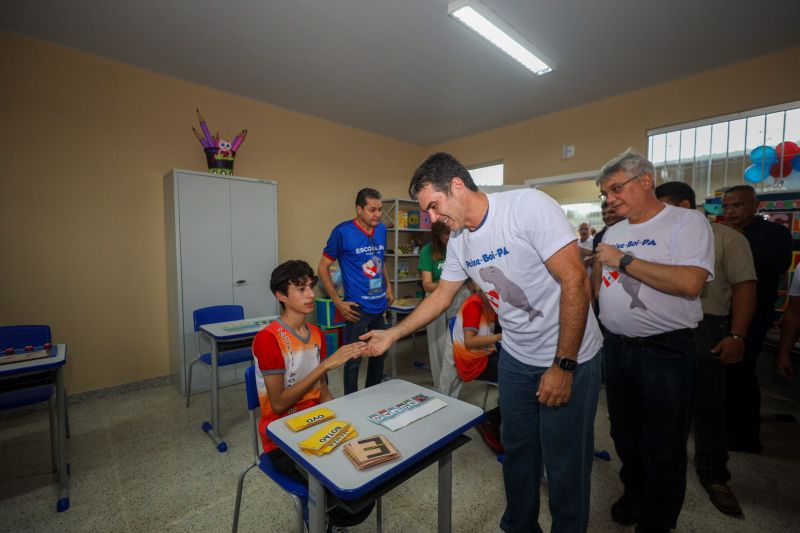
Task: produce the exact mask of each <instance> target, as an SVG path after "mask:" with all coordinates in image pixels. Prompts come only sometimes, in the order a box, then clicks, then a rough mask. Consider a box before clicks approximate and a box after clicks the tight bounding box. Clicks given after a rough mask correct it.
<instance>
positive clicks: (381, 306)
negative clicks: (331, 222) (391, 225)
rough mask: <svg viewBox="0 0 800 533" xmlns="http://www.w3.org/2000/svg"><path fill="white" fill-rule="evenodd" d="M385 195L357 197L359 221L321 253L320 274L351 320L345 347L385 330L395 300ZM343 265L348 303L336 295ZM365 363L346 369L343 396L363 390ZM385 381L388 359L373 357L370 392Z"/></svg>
mask: <svg viewBox="0 0 800 533" xmlns="http://www.w3.org/2000/svg"><path fill="white" fill-rule="evenodd" d="M381 209H382V203H381V193H379V192H378V191H376V190H375V189H370V188H364V189H361V190H360V191H358V194H357V195H356V218H354V219H352V220H347V221H345V222H342V223H341V224H339V225H338V226H336V227H335V228H333V231H332V232H331V235H330V237H329V238H328V244H327V245H326V246H325V249H324V250H323V252H322V258H321V259H320V261H319V267H317V274H318V275H319V279H320V281H321V282H322V285H323V286H324V287H325V290H326V291H327V292H328V295H329V296H330V298H331V300H333V304H334V305H335V306H336V309H337V310H338V311H339V313H341V315H342V316H343V317H344V319H345V320H346V322H345V326H344V343H345V344H350V343H353V342H356V341H357V340H358V338H359V337H360V336H361V335H363V334H364V333H366V332H367V331H370V330H373V329H385V328H386V320H385V318H384V315H385V313H386V308H387V307H388V306H389V305H391V303H392V300H394V296H393V293H392V285H391V283H389V279H388V277H387V273H386V269H385V268H384V254H385V252H386V226H385V225H384V224H383V223H382V222H381ZM334 261H339V268H340V269H341V272H342V283H343V285H344V298H341V297H340V296H339V294H338V293H337V292H336V288H335V287H334V284H333V279H332V278H331V273H330V266H331V264H332V263H333V262H334ZM360 363H361V360H360V359H351V360H350V361H347V362H346V363H345V365H344V393H345V394H350V393H351V392H355V391H357V390H358V370H359V367H360ZM382 379H383V357H377V358H375V357H371V358H370V359H369V363H368V364H367V380H366V383H365V386H367V387H371V386H372V385H377V384H378V383H380V382H381V380H382Z"/></svg>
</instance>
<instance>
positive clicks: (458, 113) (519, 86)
mask: <svg viewBox="0 0 800 533" xmlns="http://www.w3.org/2000/svg"><path fill="white" fill-rule="evenodd" d="M482 1H483V3H484V5H486V6H488V7H489V8H490V9H492V10H493V11H494V12H495V14H497V15H499V16H500V17H501V18H503V19H504V20H505V21H507V22H508V23H509V24H510V25H511V26H513V27H514V28H515V29H516V30H517V31H518V32H519V33H521V34H522V35H524V36H525V37H526V38H527V39H528V40H529V41H531V42H532V43H533V44H534V45H535V46H537V47H538V48H539V49H541V50H542V52H544V53H545V54H546V55H547V56H549V57H550V58H552V59H553V60H554V61H555V63H556V70H555V71H554V72H552V73H550V74H547V75H545V76H542V77H537V76H535V75H533V74H531V73H530V72H528V71H527V70H526V69H525V68H523V67H522V66H520V65H519V64H517V63H516V62H515V61H514V60H512V59H510V58H508V57H507V56H506V55H504V54H503V53H502V52H500V51H498V50H497V49H495V48H494V47H492V46H490V45H488V44H487V43H486V42H484V41H483V40H482V39H481V38H480V37H478V36H476V35H475V34H473V33H472V32H471V31H469V30H468V29H466V28H465V27H463V26H462V25H461V24H459V23H458V22H456V21H455V20H454V19H453V18H451V17H449V16H448V15H447V3H448V2H447V0H393V1H392V0H136V1H122V0H17V1H8V2H2V4H0V28H4V29H7V30H10V31H14V32H17V33H21V34H25V35H30V36H33V37H38V38H41V39H44V40H47V41H52V42H55V43H59V44H62V45H65V46H69V47H72V48H76V49H79V50H84V51H87V52H91V53H94V54H98V55H101V56H105V57H108V58H112V59H116V60H119V61H122V62H125V63H128V64H131V65H137V66H140V67H144V68H147V69H150V70H154V71H156V72H161V73H164V74H168V75H170V76H174V77H177V78H180V79H184V80H189V81H192V82H196V83H200V84H203V85H208V86H211V87H216V88H218V89H222V90H225V91H229V92H231V93H235V94H239V95H243V96H247V97H250V98H254V99H256V100H260V101H263V102H267V103H270V104H274V105H278V106H281V107H285V108H288V109H292V110H295V111H299V112H302V113H307V114H310V115H314V116H318V117H322V118H325V119H329V120H332V121H335V122H338V123H342V124H347V125H350V126H353V127H356V128H360V129H363V130H367V131H371V132H374V133H378V134H381V135H386V136H389V137H394V138H397V139H401V140H404V141H408V142H411V143H415V144H419V145H426V146H427V145H431V144H436V143H440V142H443V141H447V140H451V139H454V138H457V137H461V136H464V135H470V134H474V133H478V132H481V131H485V130H489V129H492V128H496V127H500V126H504V125H508V124H511V123H514V122H519V121H522V120H526V119H529V118H533V117H536V116H540V115H543V114H547V113H552V112H554V111H558V110H561V109H565V108H568V107H573V106H576V105H579V104H582V103H586V102H589V101H592V100H597V99H600V98H603V97H606V96H610V95H613V94H618V93H622V92H625V91H629V90H632V89H636V88H639V87H644V86H647V85H652V84H655V83H659V82H663V81H667V80H670V79H674V78H678V77H682V76H686V75H689V74H692V73H695V72H699V71H703V70H707V69H709V68H712V67H716V66H720V65H726V64H730V63H735V62H738V61H741V60H744V59H746V58H749V57H754V56H758V55H761V54H764V53H767V52H770V51H774V50H778V49H781V48H785V47H788V46H792V45H796V44H800V31H798V30H797V21H798V20H800V1H798V0H761V1H760V2H755V1H753V0H724V1H723V0H704V1H698V0H670V1H655V0H650V1H643V0H594V1H592V0H560V1H559V0H482ZM787 67H790V68H796V67H797V65H794V66H788V65H787Z"/></svg>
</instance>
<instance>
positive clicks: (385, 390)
mask: <svg viewBox="0 0 800 533" xmlns="http://www.w3.org/2000/svg"><path fill="white" fill-rule="evenodd" d="M420 393H422V394H426V395H428V396H431V397H434V398H440V399H441V400H443V401H444V402H445V403H447V406H446V407H444V408H442V409H440V410H439V411H436V412H434V413H432V414H430V415H428V416H426V417H424V418H422V419H420V420H417V421H415V422H413V423H411V424H410V425H408V426H406V427H404V428H402V429H399V430H397V431H391V430H389V429H387V428H385V427H384V426H381V425H378V424H375V423H373V422H371V421H370V420H368V419H367V417H368V416H369V415H371V414H373V413H375V412H376V411H379V410H380V409H384V408H387V407H391V406H393V405H396V404H398V403H400V402H402V401H403V400H407V399H409V398H412V397H414V396H416V395H417V394H420ZM324 405H325V407H328V408H330V409H332V410H333V411H334V412H335V413H336V418H337V419H339V420H343V421H346V422H349V423H350V424H352V425H353V426H354V427H355V429H356V431H358V434H359V437H358V438H366V437H370V436H372V435H384V436H385V437H386V438H388V439H389V441H390V442H391V443H392V444H394V446H395V447H396V448H397V450H398V451H399V452H400V457H399V458H396V459H394V460H391V461H387V462H385V463H382V464H379V465H377V466H374V467H371V468H368V469H365V470H358V469H357V468H356V467H355V466H354V465H353V464H352V463H351V462H350V460H349V459H348V458H347V456H346V455H345V454H344V451H343V450H342V448H343V445H340V446H338V447H337V448H336V449H334V450H333V451H332V452H331V453H329V454H327V455H324V456H313V455H309V454H306V453H304V452H303V451H301V450H300V448H299V447H298V443H299V442H300V441H302V440H304V439H306V438H307V437H308V436H309V435H311V434H313V433H314V432H315V431H317V430H318V429H319V427H318V426H312V427H310V428H307V429H305V430H302V431H299V432H296V433H295V432H292V431H291V430H290V429H289V428H288V427H287V426H286V424H285V423H284V422H285V420H283V419H278V420H275V421H274V422H272V423H271V424H269V426H267V435H269V437H270V438H271V439H272V440H273V441H274V442H275V444H277V445H278V446H279V447H280V448H281V449H282V450H283V451H284V452H286V453H287V454H288V455H289V456H290V457H291V458H292V459H293V460H294V461H295V462H296V463H297V464H298V465H299V466H300V467H301V468H303V469H304V470H305V471H306V472H307V473H308V507H309V509H308V514H309V531H310V532H311V533H322V532H324V531H325V519H326V511H327V508H328V503H331V504H335V505H341V506H343V507H345V508H349V509H350V510H352V511H357V510H359V509H363V508H364V507H365V506H366V505H369V503H370V502H373V501H375V500H376V499H378V498H380V496H381V495H382V494H385V493H386V492H388V491H390V490H391V489H393V488H394V487H396V486H398V485H400V484H401V483H403V482H404V481H405V480H407V479H409V478H410V477H412V476H413V475H415V474H416V473H417V472H419V471H421V470H422V469H424V468H426V467H427V466H429V465H431V464H433V463H434V462H438V463H439V487H438V488H439V513H438V524H439V525H438V530H439V532H440V533H445V532H449V531H450V529H451V518H452V517H451V505H452V501H451V499H452V452H453V451H454V450H455V449H457V448H459V447H460V446H462V445H464V444H466V443H467V442H469V440H470V439H469V438H468V437H466V436H464V432H465V431H467V430H468V429H469V428H471V427H472V426H474V425H476V424H477V423H479V422H480V421H481V420H482V419H483V410H482V409H481V408H480V407H477V406H475V405H471V404H468V403H466V402H462V401H460V400H457V399H455V398H450V397H448V396H444V395H442V394H439V393H438V392H434V391H431V390H428V389H425V388H423V387H421V386H419V385H415V384H413V383H409V382H407V381H403V380H399V379H393V380H390V381H386V382H384V383H381V384H379V385H375V386H373V387H370V388H367V389H363V390H360V391H358V392H355V393H353V394H349V395H347V396H343V397H341V398H337V399H335V400H332V401H330V402H326V403H325V404H324ZM325 489H327V491H326V490H325ZM328 491H329V492H330V494H328ZM328 500H330V502H329V501H328ZM378 524H380V515H378Z"/></svg>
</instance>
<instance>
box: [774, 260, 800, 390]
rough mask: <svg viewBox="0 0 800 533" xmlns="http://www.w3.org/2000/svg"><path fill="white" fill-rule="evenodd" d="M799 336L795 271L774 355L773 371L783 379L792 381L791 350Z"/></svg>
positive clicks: (798, 289)
mask: <svg viewBox="0 0 800 533" xmlns="http://www.w3.org/2000/svg"><path fill="white" fill-rule="evenodd" d="M798 336H800V274H798V272H797V271H795V274H794V277H793V278H792V285H791V286H790V287H789V303H788V304H787V305H786V311H784V312H783V321H782V322H781V340H780V342H779V343H778V351H777V353H776V354H775V370H776V372H777V373H778V375H779V376H780V377H782V378H784V379H788V380H793V379H794V378H795V371H794V368H793V367H792V348H794V343H796V342H797V338H798Z"/></svg>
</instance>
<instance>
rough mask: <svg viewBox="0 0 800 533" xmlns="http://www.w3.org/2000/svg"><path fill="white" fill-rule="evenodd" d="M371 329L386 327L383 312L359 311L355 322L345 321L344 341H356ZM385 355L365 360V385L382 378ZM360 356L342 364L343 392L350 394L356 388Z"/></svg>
mask: <svg viewBox="0 0 800 533" xmlns="http://www.w3.org/2000/svg"><path fill="white" fill-rule="evenodd" d="M373 329H386V320H385V319H384V317H383V313H379V314H376V315H371V314H368V313H361V316H360V317H359V319H358V320H357V321H356V322H345V325H344V343H345V344H350V343H352V342H356V341H357V340H358V338H359V337H360V336H361V335H363V334H364V333H366V332H368V331H372V330H373ZM385 357H386V356H385V355H380V356H377V357H370V358H369V361H368V362H367V381H366V383H365V387H371V386H373V385H377V384H378V383H380V382H381V380H382V379H383V360H384V358H385ZM360 366H361V358H360V357H359V358H357V359H350V360H349V361H347V362H346V363H345V364H344V393H345V394H350V393H353V392H356V391H357V390H358V369H359V367H360Z"/></svg>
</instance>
